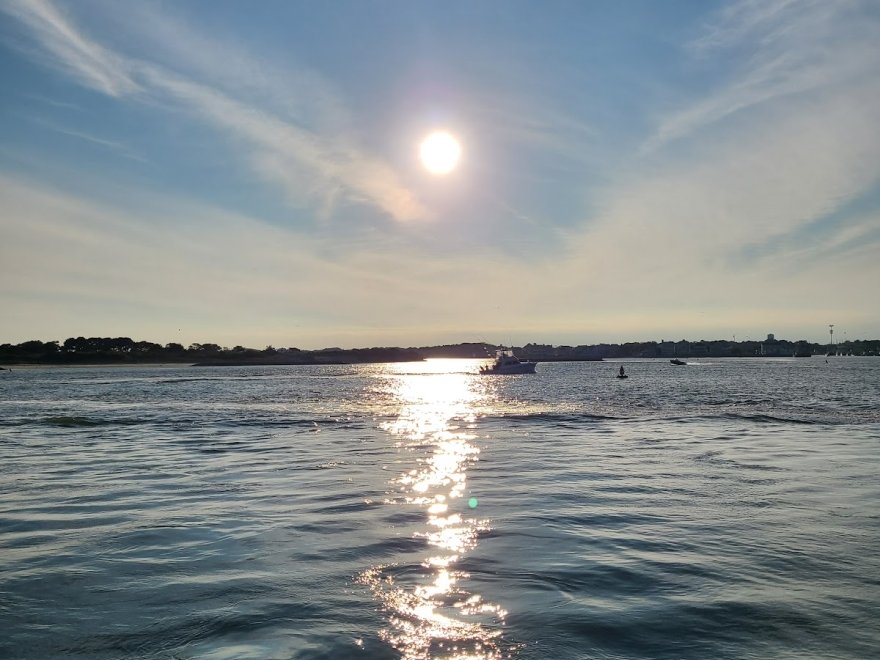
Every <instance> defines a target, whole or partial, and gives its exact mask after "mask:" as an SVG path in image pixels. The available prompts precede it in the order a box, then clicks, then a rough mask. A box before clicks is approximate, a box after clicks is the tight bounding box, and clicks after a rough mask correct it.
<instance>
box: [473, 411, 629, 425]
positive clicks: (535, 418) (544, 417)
mask: <svg viewBox="0 0 880 660" xmlns="http://www.w3.org/2000/svg"><path fill="white" fill-rule="evenodd" d="M486 419H495V420H498V421H509V422H526V423H537V424H555V425H558V426H563V425H568V424H581V423H584V422H602V421H609V420H618V419H621V418H620V417H615V416H613V415H599V414H596V413H544V412H539V413H523V414H514V415H501V416H498V417H494V416H488V417H486Z"/></svg>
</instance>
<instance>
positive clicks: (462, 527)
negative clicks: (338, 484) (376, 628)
mask: <svg viewBox="0 0 880 660" xmlns="http://www.w3.org/2000/svg"><path fill="white" fill-rule="evenodd" d="M474 371H475V369H474ZM386 377H387V379H388V386H389V388H390V390H391V391H392V393H393V395H394V397H395V398H396V400H397V401H398V402H399V405H400V412H399V414H398V415H397V417H396V418H395V419H394V420H393V421H391V422H389V423H387V424H386V425H385V429H386V430H387V431H388V432H389V433H390V434H392V436H393V437H396V438H398V442H397V444H398V447H399V448H400V451H401V453H402V456H403V458H404V462H410V463H412V462H415V463H416V467H414V468H412V469H409V470H406V471H404V472H403V473H402V474H400V475H398V476H397V477H395V478H393V479H392V480H391V482H390V484H389V485H390V486H391V487H392V488H393V489H394V490H393V492H391V493H389V498H388V499H387V500H386V503H387V504H388V505H389V506H394V507H402V508H404V509H412V508H417V509H419V510H421V511H423V512H424V521H423V523H422V524H421V525H420V526H419V527H418V528H417V529H415V530H414V531H413V532H412V536H413V537H414V538H420V539H423V540H424V541H425V544H426V548H427V552H424V553H423V556H422V557H421V558H420V560H419V565H418V570H416V571H413V567H412V566H400V565H397V564H391V565H383V566H376V567H373V568H371V569H370V570H368V571H365V572H364V574H363V575H362V576H361V580H362V582H363V583H364V584H367V585H368V586H369V587H370V588H371V589H372V591H373V593H374V594H375V595H376V597H377V598H378V599H379V601H380V603H381V606H382V608H383V610H384V611H385V613H386V616H387V620H388V627H387V628H386V629H385V630H382V631H380V635H381V636H382V637H383V639H385V640H386V641H387V642H388V643H389V644H391V645H392V646H393V647H394V648H395V649H397V650H398V651H399V652H400V653H401V654H402V656H403V657H404V658H408V659H412V660H416V659H419V660H421V659H427V658H450V659H456V660H464V659H465V658H474V659H486V660H488V659H495V658H502V657H506V656H507V654H506V652H505V651H504V650H503V648H502V644H501V632H502V629H503V627H504V618H505V616H506V612H505V611H504V610H503V609H502V608H501V607H499V606H498V605H496V604H493V603H489V602H486V601H484V600H483V598H482V597H481V596H480V595H479V594H475V593H472V592H470V591H468V588H467V582H468V578H469V575H468V573H467V572H465V571H463V570H461V569H460V568H458V565H459V563H460V561H461V559H462V558H463V556H464V555H465V554H466V553H467V552H468V551H470V550H472V549H473V548H475V547H476V545H477V543H478V540H479V534H480V532H483V531H486V530H488V529H489V521H488V520H486V519H479V518H477V517H475V516H476V512H475V510H474V506H475V505H469V504H468V500H467V499H466V495H467V471H468V468H469V467H470V466H471V465H473V464H474V463H475V462H476V461H477V460H478V458H479V453H480V450H479V448H478V447H477V446H476V444H475V443H474V440H475V437H476V436H475V435H474V434H473V433H472V432H471V428H472V426H473V424H474V423H475V422H476V410H477V409H478V408H479V407H482V406H483V405H485V402H486V399H487V398H488V397H489V396H490V392H489V390H488V386H487V384H486V381H485V379H481V378H476V377H474V376H473V375H471V374H470V373H467V372H466V371H463V370H462V362H461V361H460V360H429V361H428V362H426V363H424V364H423V365H421V364H420V365H418V367H417V368H414V366H413V365H412V364H406V365H389V369H388V372H387V374H386ZM413 459H414V460H413ZM470 501H471V502H476V499H474V498H471V499H470Z"/></svg>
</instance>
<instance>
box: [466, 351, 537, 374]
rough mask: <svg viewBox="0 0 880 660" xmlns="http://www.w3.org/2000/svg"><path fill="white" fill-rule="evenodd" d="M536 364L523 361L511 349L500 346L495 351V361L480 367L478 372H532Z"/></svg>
mask: <svg viewBox="0 0 880 660" xmlns="http://www.w3.org/2000/svg"><path fill="white" fill-rule="evenodd" d="M537 365H538V363H537V362H527V361H526V362H524V361H523V360H520V359H519V358H518V357H516V356H515V355H514V354H513V351H512V350H510V349H506V348H502V349H500V350H498V351H495V361H494V362H493V363H492V364H491V365H484V366H482V367H480V374H481V375H483V376H505V375H508V374H533V373H535V367H536V366H537Z"/></svg>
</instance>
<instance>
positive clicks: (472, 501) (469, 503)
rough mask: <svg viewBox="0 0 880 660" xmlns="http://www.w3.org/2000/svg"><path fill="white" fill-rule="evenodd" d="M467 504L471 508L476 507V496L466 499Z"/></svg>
mask: <svg viewBox="0 0 880 660" xmlns="http://www.w3.org/2000/svg"><path fill="white" fill-rule="evenodd" d="M468 506H469V507H470V508H472V509H476V508H477V498H476V497H472V498H471V499H469V500H468Z"/></svg>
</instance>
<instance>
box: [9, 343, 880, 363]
mask: <svg viewBox="0 0 880 660" xmlns="http://www.w3.org/2000/svg"><path fill="white" fill-rule="evenodd" d="M498 348H500V346H497V345H494V344H488V343H485V342H470V343H461V344H447V345H443V346H423V347H420V348H397V347H374V348H356V349H341V348H324V349H320V350H301V349H299V348H275V347H273V346H266V347H265V348H264V349H254V348H246V347H244V346H235V347H233V348H227V347H221V346H219V345H218V344H213V343H206V344H199V343H193V344H190V345H189V346H183V344H179V343H175V342H171V343H168V344H164V345H163V344H157V343H154V342H150V341H134V340H132V339H131V338H129V337H88V338H86V337H71V338H69V339H66V340H64V342H59V341H47V342H43V341H39V340H31V341H26V342H22V343H20V344H0V363H2V364H113V363H120V364H125V363H142V364H143V363H186V364H203V365H215V364H216V365H235V364H352V363H369V362H409V361H415V360H422V359H426V358H438V357H456V358H465V357H468V358H488V357H491V356H493V355H494V352H495V350H496V349H498ZM514 351H515V352H516V354H517V355H519V356H520V357H522V358H525V359H530V360H538V361H563V360H601V359H605V358H653V357H657V358H663V357H691V358H693V357H753V356H765V357H791V356H792V355H803V356H807V355H823V354H828V353H833V354H843V355H880V340H877V339H873V340H861V339H859V340H850V341H845V342H842V343H839V344H834V345H829V344H812V343H808V342H806V341H803V340H802V341H798V342H790V341H787V340H776V339H770V338H769V337H768V340H766V341H743V342H731V341H722V340H713V341H706V340H701V341H696V342H690V341H686V340H681V341H677V342H671V341H670V342H667V341H661V342H655V341H651V342H628V343H624V344H591V345H581V346H552V345H549V344H531V343H530V344H526V345H525V346H521V347H514Z"/></svg>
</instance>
